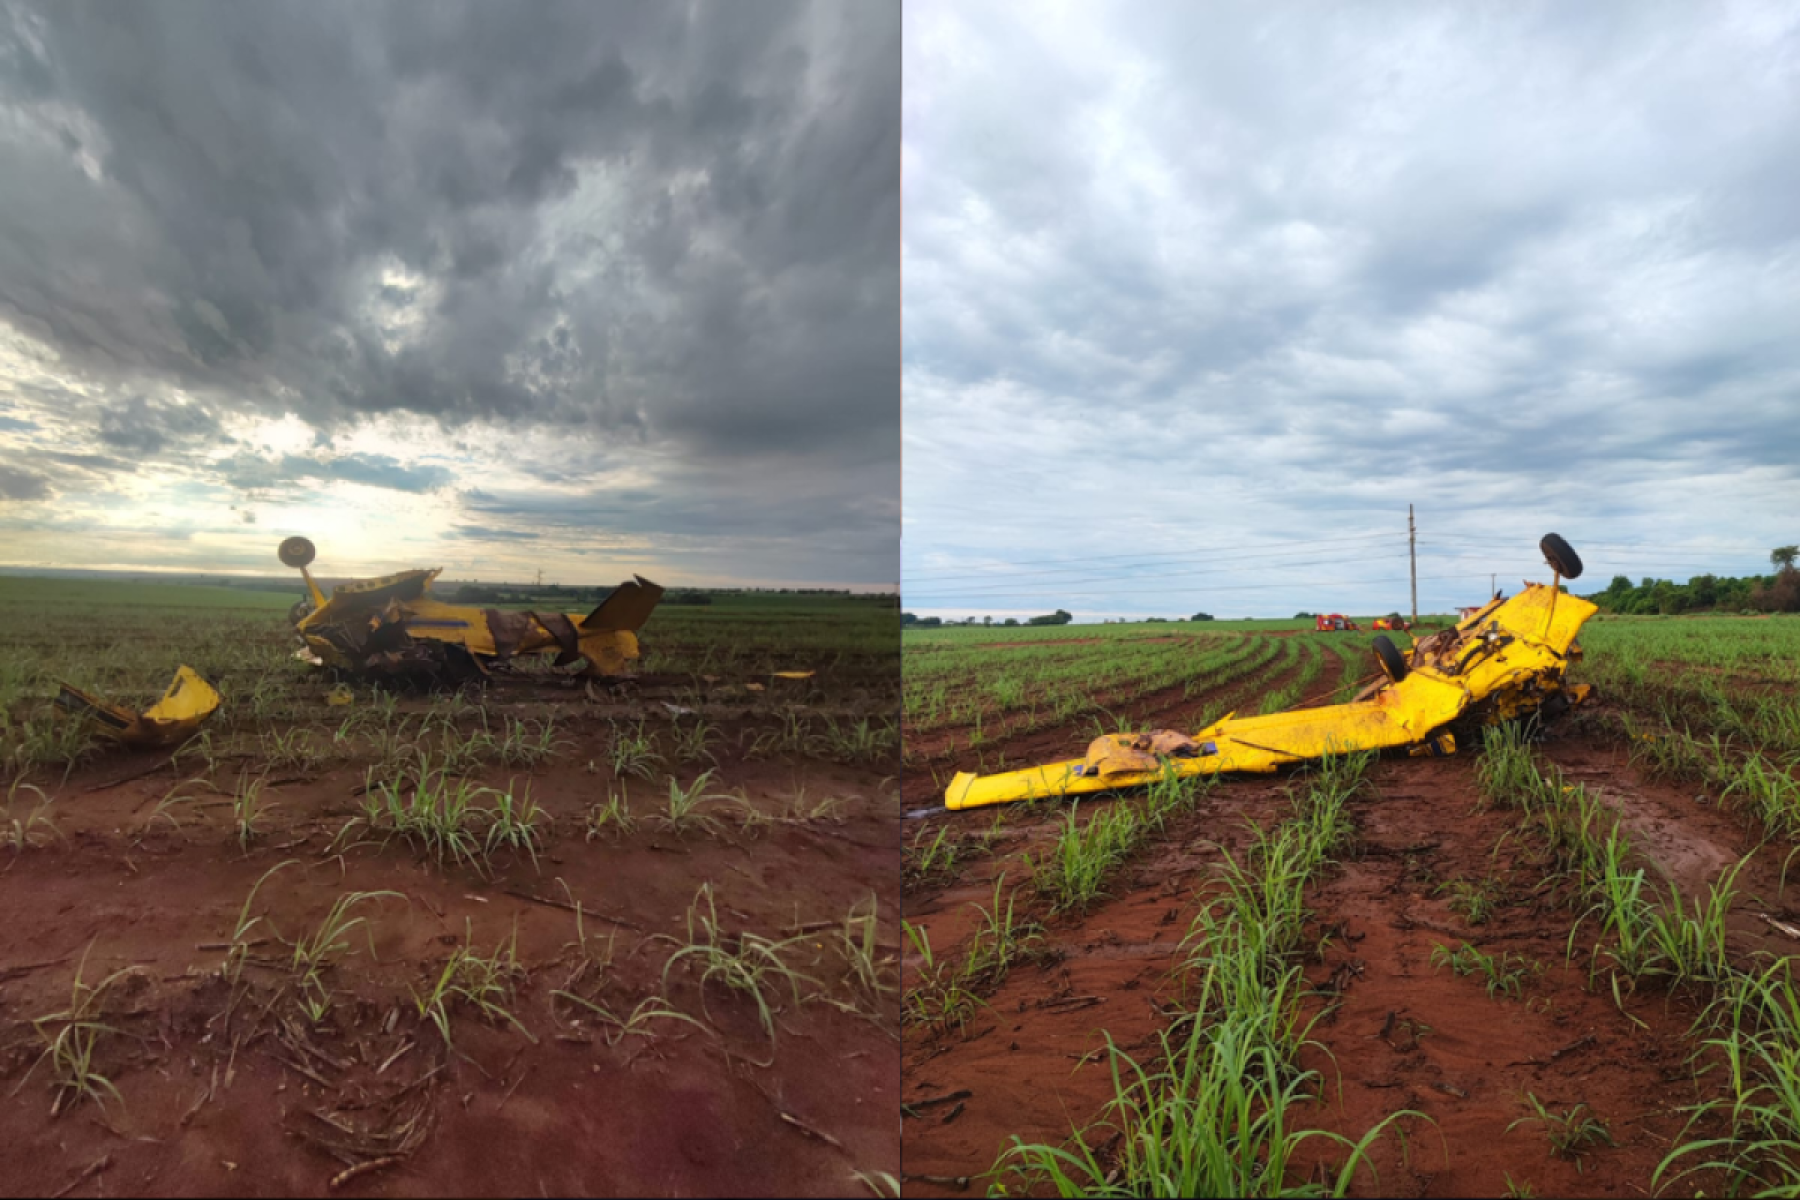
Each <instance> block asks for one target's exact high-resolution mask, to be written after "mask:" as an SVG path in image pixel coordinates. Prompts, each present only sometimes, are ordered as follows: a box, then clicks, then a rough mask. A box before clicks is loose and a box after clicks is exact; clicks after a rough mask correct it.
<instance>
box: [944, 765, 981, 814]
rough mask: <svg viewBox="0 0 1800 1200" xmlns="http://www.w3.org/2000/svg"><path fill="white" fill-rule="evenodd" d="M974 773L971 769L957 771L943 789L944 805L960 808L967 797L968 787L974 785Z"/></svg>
mask: <svg viewBox="0 0 1800 1200" xmlns="http://www.w3.org/2000/svg"><path fill="white" fill-rule="evenodd" d="M975 779H976V775H975V772H973V771H958V772H957V773H956V778H954V779H952V780H951V781H950V786H949V787H948V788H946V789H944V807H945V808H952V809H954V808H962V807H964V801H965V800H967V799H968V796H969V789H970V788H972V787H974V786H975Z"/></svg>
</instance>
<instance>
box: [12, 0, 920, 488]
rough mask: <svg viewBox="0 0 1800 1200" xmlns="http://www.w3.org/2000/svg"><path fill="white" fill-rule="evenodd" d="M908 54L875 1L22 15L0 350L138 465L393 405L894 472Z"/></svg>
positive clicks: (339, 423)
mask: <svg viewBox="0 0 1800 1200" xmlns="http://www.w3.org/2000/svg"><path fill="white" fill-rule="evenodd" d="M898 39H899V16H898V9H897V7H894V6H890V5H886V4H880V3H874V4H859V5H851V6H842V5H836V4H816V5H808V4H803V3H787V2H782V3H771V2H763V0H749V2H719V3H703V4H698V5H659V4H651V5H644V4H635V3H601V2H592V0H579V2H573V3H536V2H533V3H524V4H517V5H506V6H498V5H491V4H485V3H476V2H470V3H454V2H440V0H431V2H424V0H417V2H405V0H403V2H396V3H385V4H381V5H365V4H353V3H307V4H264V5H239V4H229V3H194V4H158V5H131V6H123V5H108V4H86V3H72V4H62V3H56V4H42V5H32V4H21V5H11V6H8V7H6V8H5V9H4V15H3V16H0V179H4V180H5V181H6V182H5V184H4V185H3V187H4V203H0V328H4V327H5V326H7V325H10V326H12V327H13V329H15V330H16V331H18V332H19V333H20V334H21V335H23V336H25V337H28V338H30V339H33V340H35V341H36V342H40V343H43V344H45V345H48V346H50V347H52V348H53V349H54V351H55V353H56V354H57V356H58V361H57V364H56V370H57V371H58V372H59V373H61V374H63V375H64V376H65V377H66V378H69V379H71V380H72V379H77V378H78V379H79V380H80V381H81V383H82V385H83V386H82V389H81V390H80V392H79V395H80V397H81V399H80V402H79V404H78V405H77V408H76V410H75V411H76V412H79V413H81V414H83V415H84V418H85V419H86V421H87V422H88V424H89V427H91V428H92V429H93V430H94V431H95V433H96V434H97V436H98V438H99V440H100V441H101V442H102V443H104V445H105V446H107V447H110V448H114V449H117V450H120V451H129V452H131V453H133V454H137V455H146V456H154V455H157V454H162V453H166V452H170V451H172V450H175V449H178V448H179V447H181V446H182V445H185V444H186V442H188V441H190V440H199V439H203V438H204V437H205V436H206V435H208V434H210V433H216V429H214V428H203V427H202V426H201V424H200V422H201V420H202V416H203V414H207V413H211V414H212V415H213V416H214V417H215V418H217V417H219V416H221V415H223V414H227V413H231V414H239V413H246V412H250V413H254V412H261V413H264V414H268V415H271V416H280V415H281V414H283V413H286V412H293V413H295V414H297V415H298V416H299V417H301V418H302V419H303V420H305V421H306V422H308V423H309V424H311V425H312V426H313V427H315V428H316V429H319V430H323V431H331V430H336V429H339V428H341V427H344V426H346V425H349V424H352V423H354V422H356V421H357V420H359V419H362V418H366V417H368V416H370V415H372V414H382V413H407V414H417V415H421V416H424V417H428V418H433V419H435V420H437V421H439V422H441V423H442V424H443V425H445V426H446V427H449V428H456V427H460V426H463V425H465V424H467V423H469V422H472V421H481V422H484V423H487V424H490V425H492V424H496V423H497V424H501V425H514V426H525V425H544V424H548V425H552V426H556V427H559V428H563V429H566V430H569V431H570V432H571V433H572V434H575V435H579V436H592V437H596V438H605V439H609V440H612V441H617V442H621V443H636V444H643V445H648V446H655V447H658V448H659V449H661V450H664V451H666V452H668V453H671V454H675V455H678V456H681V457H683V458H685V459H689V460H704V459H718V460H723V461H729V462H734V463H739V464H749V463H752V462H755V461H756V460H758V459H759V458H762V457H764V456H767V455H771V454H772V455H775V456H777V457H778V458H782V459H786V458H788V457H789V456H791V455H794V454H796V453H797V454H800V455H803V456H804V455H810V456H814V457H815V458H817V459H819V460H821V461H829V462H831V463H834V464H835V463H840V462H848V463H858V464H877V463H884V462H885V463H888V464H890V465H891V464H892V463H893V462H894V460H895V459H896V458H897V455H898V437H899V431H898V424H899V410H898V378H897V370H898V363H899V316H898V289H899V276H898V267H899V263H898V255H897V237H898V230H899V196H898V167H899V127H898V119H897V117H898V114H897V97H898V88H899V40H898ZM178 400H186V401H187V403H178V402H177V401H178ZM890 473H891V472H890Z"/></svg>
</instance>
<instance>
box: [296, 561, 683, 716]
mask: <svg viewBox="0 0 1800 1200" xmlns="http://www.w3.org/2000/svg"><path fill="white" fill-rule="evenodd" d="M313 556H314V549H313V544H312V543H311V542H309V541H308V540H307V539H305V538H301V537H291V538H288V539H287V540H286V541H284V542H282V543H281V549H280V554H279V557H280V559H281V561H282V562H283V563H285V564H286V565H288V566H290V567H297V568H298V569H299V571H300V574H301V576H302V578H303V579H304V580H305V582H306V590H307V599H305V600H302V601H301V602H300V603H299V604H297V605H295V606H294V610H293V612H292V613H291V614H290V619H291V621H292V622H293V625H294V628H295V630H296V631H297V632H298V633H299V634H300V639H301V641H302V642H303V643H304V646H303V649H302V652H301V655H297V656H296V657H305V658H306V660H307V661H309V662H313V663H316V664H317V665H319V666H325V667H333V668H336V669H338V670H342V671H351V672H356V673H358V674H370V675H381V676H389V677H413V678H419V679H422V680H425V681H441V682H454V681H456V680H458V679H464V678H474V677H478V676H480V675H485V674H487V673H488V672H489V671H491V670H492V669H494V668H495V667H500V666H504V665H506V664H507V663H508V662H510V661H511V660H512V659H513V658H515V657H517V656H519V655H527V654H547V653H552V652H554V653H555V654H556V664H555V665H557V666H559V667H561V666H568V665H570V664H572V663H576V662H580V663H581V664H582V666H581V671H580V673H581V674H584V675H591V676H598V677H606V676H614V675H623V674H625V673H626V672H627V671H628V670H629V669H630V666H631V664H632V662H634V661H635V660H636V659H637V658H638V656H639V652H640V651H639V647H638V638H637V634H638V630H640V629H642V628H643V626H644V622H646V621H648V620H649V619H650V614H651V613H652V612H654V611H655V610H656V606H657V603H658V602H659V601H660V600H661V599H662V595H663V589H662V588H661V587H659V586H657V585H656V584H654V583H651V582H650V581H649V580H647V579H644V578H643V577H641V576H639V577H635V578H633V579H632V580H629V581H627V582H625V583H623V584H621V585H620V586H618V587H616V588H614V589H613V591H612V594H611V595H609V596H607V598H606V600H605V601H604V602H602V603H601V604H600V605H599V606H598V607H597V608H595V609H594V611H593V612H590V613H587V614H585V615H583V614H581V613H544V612H515V611H511V610H507V609H498V608H474V607H470V606H465V605H456V604H445V603H443V602H441V601H439V600H437V599H434V598H433V597H432V595H431V584H432V581H433V580H435V579H436V578H437V577H438V575H439V573H440V572H439V571H438V570H412V571H400V572H398V573H396V574H393V575H383V576H379V577H377V578H374V579H358V580H353V581H351V582H348V583H343V584H339V585H338V586H337V587H336V588H335V589H333V590H332V593H331V595H330V596H329V597H328V596H326V594H325V592H324V590H323V589H321V588H320V587H319V585H318V584H317V583H315V582H314V581H313V577H312V575H311V574H310V573H309V572H308V571H307V569H306V568H307V565H308V564H309V563H311V562H312V560H313Z"/></svg>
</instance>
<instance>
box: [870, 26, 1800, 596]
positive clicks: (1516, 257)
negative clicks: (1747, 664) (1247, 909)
mask: <svg viewBox="0 0 1800 1200" xmlns="http://www.w3.org/2000/svg"><path fill="white" fill-rule="evenodd" d="M903 41H904V47H905V49H904V62H905V68H904V101H903V130H904V135H903V146H902V164H903V179H904V183H903V187H904V211H905V235H904V250H903V257H902V271H903V275H904V278H905V288H904V297H903V310H904V322H905V343H904V369H903V370H904V389H905V428H904V454H905V460H904V461H905V467H904V479H905V491H904V495H905V504H904V514H905V525H904V533H903V536H902V540H901V554H902V565H903V578H904V584H905V596H906V607H907V608H908V609H909V610H911V611H915V612H919V613H921V614H925V613H936V614H939V615H945V616H952V617H963V616H969V615H985V614H993V615H995V616H996V617H999V616H1002V615H1008V614H1015V613H1031V612H1045V611H1048V610H1049V609H1050V608H1053V607H1062V608H1067V609H1069V610H1070V611H1072V612H1075V613H1076V614H1077V617H1078V619H1079V618H1090V619H1092V618H1097V617H1100V616H1104V615H1119V614H1128V613H1133V614H1162V615H1185V614H1190V613H1193V612H1195V611H1201V610H1203V611H1208V612H1212V613H1214V614H1217V615H1219V616H1243V615H1251V614H1257V615H1280V616H1286V615H1291V614H1292V613H1294V612H1296V611H1299V610H1302V609H1305V610H1315V611H1316V610H1320V609H1339V610H1344V611H1350V612H1362V613H1369V612H1378V611H1379V612H1385V611H1387V610H1389V609H1402V610H1404V609H1405V608H1406V607H1407V605H1408V595H1407V562H1406V512H1407V505H1408V503H1412V504H1414V505H1416V506H1417V510H1418V523H1419V607H1420V610H1421V611H1440V612H1441V611H1446V610H1447V609H1448V608H1449V607H1450V606H1452V605H1456V604H1470V603H1475V602H1478V601H1479V600H1480V599H1481V598H1482V597H1483V595H1484V594H1485V593H1486V591H1487V587H1488V577H1489V573H1490V572H1493V573H1496V574H1497V575H1498V577H1499V583H1500V586H1501V587H1502V588H1506V589H1508V590H1511V589H1514V588H1516V587H1517V586H1518V584H1519V581H1520V579H1521V578H1522V577H1528V578H1534V579H1543V580H1545V581H1547V580H1548V575H1549V572H1548V569H1547V568H1545V567H1543V566H1542V565H1541V562H1542V560H1541V558H1540V557H1539V555H1538V552H1537V542H1538V538H1539V537H1540V535H1542V534H1543V533H1545V532H1548V531H1556V532H1560V533H1562V534H1563V535H1564V536H1565V537H1567V538H1568V539H1569V541H1570V542H1571V543H1573V544H1574V545H1575V547H1576V548H1577V550H1578V551H1580V552H1582V553H1583V556H1584V558H1585V559H1586V562H1587V573H1586V576H1585V577H1584V579H1583V583H1582V585H1578V589H1580V590H1586V586H1587V585H1591V587H1592V588H1593V589H1599V588H1602V587H1604V586H1605V585H1606V583H1607V581H1608V580H1609V579H1610V578H1611V577H1612V575H1613V574H1615V573H1622V574H1626V575H1628V576H1630V577H1632V578H1633V579H1638V578H1642V577H1644V576H1656V577H1659V578H1670V577H1673V578H1677V579H1686V578H1688V577H1689V576H1690V575H1693V574H1697V573H1702V572H1706V571H1712V572H1715V573H1721V574H1744V573H1762V572H1767V571H1768V570H1770V567H1769V565H1768V557H1767V556H1768V551H1769V549H1770V548H1771V547H1773V546H1777V545H1782V544H1786V543H1791V542H1795V541H1800V9H1796V8H1795V6H1793V5H1791V4H1777V3H1769V4H1722V5H1692V4H1681V3H1663V4H1643V3H1635V2H1633V3H1617V4H1605V5H1588V4H1583V5H1569V4H1538V5H1531V4H1516V3H1510V2H1509V3H1490V4H1483V5H1424V4H1414V3H1407V4H1396V5H1380V4H1356V5H1336V4H1326V3H1317V4H1304V3H1289V4H1279V5H1265V4H1250V3H1246V4H1221V3H1208V4H1190V3H1162V2H1158V0H1134V2H1126V3H1117V4H1110V5H1109V4H1104V3H1091V2H1086V0H1083V2H1079V3H1077V2H1073V0H1071V2H1069V3H1059V4H1031V5H1003V4H985V5H984V4H977V5H969V4H960V3H945V2H940V0H921V2H918V3H911V4H908V5H907V7H906V13H905V19H904V27H903Z"/></svg>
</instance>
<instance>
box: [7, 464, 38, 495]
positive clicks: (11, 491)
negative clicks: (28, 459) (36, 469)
mask: <svg viewBox="0 0 1800 1200" xmlns="http://www.w3.org/2000/svg"><path fill="white" fill-rule="evenodd" d="M49 497H50V481H49V480H48V479H45V478H44V477H43V476H42V475H34V474H33V473H31V472H30V471H21V470H19V469H18V468H17V467H7V466H0V500H46V499H48V498H49Z"/></svg>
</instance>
